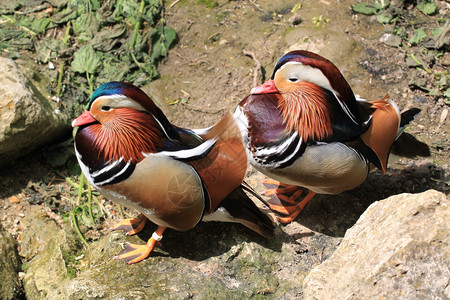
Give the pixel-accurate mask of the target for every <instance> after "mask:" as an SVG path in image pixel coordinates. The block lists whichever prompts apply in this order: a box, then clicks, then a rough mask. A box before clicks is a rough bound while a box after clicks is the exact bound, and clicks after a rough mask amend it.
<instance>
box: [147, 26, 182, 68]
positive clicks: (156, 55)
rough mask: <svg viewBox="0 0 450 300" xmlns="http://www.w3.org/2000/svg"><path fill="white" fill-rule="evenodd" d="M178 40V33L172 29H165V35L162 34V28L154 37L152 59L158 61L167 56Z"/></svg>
mask: <svg viewBox="0 0 450 300" xmlns="http://www.w3.org/2000/svg"><path fill="white" fill-rule="evenodd" d="M176 38H177V33H176V32H175V30H173V29H172V28H169V27H164V34H161V29H160V28H158V29H157V30H155V32H154V34H153V36H152V54H151V56H150V59H151V60H152V61H157V60H159V59H160V58H161V57H165V56H167V51H168V49H169V48H170V45H172V43H173V42H174V41H175V39H176Z"/></svg>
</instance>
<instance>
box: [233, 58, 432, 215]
mask: <svg viewBox="0 0 450 300" xmlns="http://www.w3.org/2000/svg"><path fill="white" fill-rule="evenodd" d="M419 112H420V110H419V109H417V108H411V109H409V110H407V111H405V112H403V113H401V114H400V112H399V109H398V107H397V105H396V104H395V103H394V102H393V101H392V100H390V99H389V98H388V96H386V97H385V98H383V99H381V100H377V101H372V102H369V101H366V100H364V99H357V98H356V97H355V95H354V94H353V91H352V89H351V88H350V86H349V84H348V83H347V81H346V80H345V79H344V77H343V75H342V74H341V72H340V71H339V70H338V68H337V67H336V66H335V65H334V64H333V63H332V62H330V61H329V60H327V59H325V58H323V57H321V56H319V55H317V54H314V53H311V52H308V51H301V50H298V51H292V52H289V53H287V54H285V55H284V56H282V57H281V58H280V59H279V60H278V62H277V63H276V65H275V68H274V72H273V75H272V78H271V79H270V80H268V81H267V82H265V83H264V84H262V85H260V86H257V87H255V88H253V89H252V91H251V95H249V96H247V97H246V98H244V99H243V100H242V101H241V102H240V103H239V105H238V106H237V108H236V111H235V114H234V117H235V119H236V122H237V124H238V125H239V127H240V129H241V132H242V137H243V139H244V144H245V145H246V151H247V155H248V157H249V162H250V163H251V165H253V166H254V167H255V168H256V169H257V170H259V171H260V172H262V173H263V174H264V175H266V176H268V177H270V178H272V179H268V180H265V181H264V183H265V185H266V186H267V187H273V188H271V189H268V190H266V191H265V192H264V193H263V194H265V195H266V196H271V197H272V198H271V199H270V200H269V201H267V202H268V205H269V206H270V208H271V209H272V210H273V211H275V212H277V213H279V214H282V215H287V216H286V217H280V216H279V217H278V219H279V221H280V222H282V223H288V222H290V221H292V220H294V219H295V218H296V217H297V215H298V214H299V213H300V212H301V211H302V209H303V208H304V207H305V205H306V204H307V203H308V202H309V201H310V200H311V199H312V198H313V197H314V195H315V194H316V193H320V194H338V193H341V192H343V191H346V190H350V189H353V188H355V187H357V186H358V185H360V184H361V183H363V182H364V181H365V179H366V177H367V176H368V173H369V171H371V170H372V169H374V168H378V169H380V170H381V171H382V172H383V173H384V172H386V168H387V161H388V156H389V153H390V152H391V148H392V152H393V153H395V154H398V155H402V156H406V157H415V156H429V155H430V151H429V148H428V146H427V145H426V144H424V143H422V142H420V141H418V140H417V139H415V138H414V137H413V136H412V135H410V134H407V133H404V132H403V130H404V128H405V127H406V125H408V123H409V122H411V121H412V120H413V119H414V118H415V116H416V115H417V114H418V113H419ZM402 133H403V134H402ZM302 188H306V189H308V190H309V192H308V194H307V195H306V196H305V197H304V198H303V199H302V201H298V199H299V198H300V196H301V194H302V192H303V190H302Z"/></svg>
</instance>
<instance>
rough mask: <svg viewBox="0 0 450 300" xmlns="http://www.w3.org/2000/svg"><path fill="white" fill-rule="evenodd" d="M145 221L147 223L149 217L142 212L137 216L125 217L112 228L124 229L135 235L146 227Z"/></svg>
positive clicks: (128, 233)
mask: <svg viewBox="0 0 450 300" xmlns="http://www.w3.org/2000/svg"><path fill="white" fill-rule="evenodd" d="M145 223H147V217H146V216H144V214H140V215H139V216H138V217H136V218H131V219H125V220H122V221H120V222H119V223H117V224H116V225H114V227H113V228H111V230H123V231H125V232H126V234H127V235H133V234H136V233H139V232H141V231H142V229H144V226H145Z"/></svg>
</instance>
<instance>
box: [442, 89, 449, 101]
mask: <svg viewBox="0 0 450 300" xmlns="http://www.w3.org/2000/svg"><path fill="white" fill-rule="evenodd" d="M443 95H444V97H445V98H444V102H445V104H447V105H450V88H448V89H447V90H445V92H444V94H443Z"/></svg>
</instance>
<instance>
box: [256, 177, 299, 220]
mask: <svg viewBox="0 0 450 300" xmlns="http://www.w3.org/2000/svg"><path fill="white" fill-rule="evenodd" d="M263 184H264V185H265V186H266V188H267V190H266V191H265V192H263V193H262V195H264V196H270V197H271V198H270V199H269V200H267V205H269V207H270V209H272V210H273V211H275V212H278V213H281V214H283V215H290V214H292V213H293V212H295V211H296V210H297V208H296V207H297V204H298V199H299V198H300V196H301V194H302V192H303V189H302V188H301V187H299V186H296V185H288V184H284V183H281V182H279V181H277V180H273V179H266V180H264V181H263Z"/></svg>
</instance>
